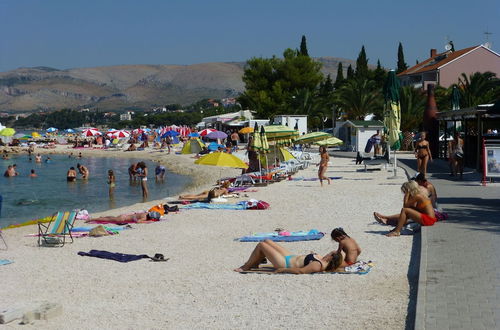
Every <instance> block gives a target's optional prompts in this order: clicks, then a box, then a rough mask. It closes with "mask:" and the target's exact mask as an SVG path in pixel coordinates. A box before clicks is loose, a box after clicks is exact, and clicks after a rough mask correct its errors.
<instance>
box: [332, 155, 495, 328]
mask: <svg viewBox="0 0 500 330" xmlns="http://www.w3.org/2000/svg"><path fill="white" fill-rule="evenodd" d="M332 154H333V155H334V157H335V156H338V157H345V156H347V157H352V158H354V156H355V154H354V153H343V152H333V153H332ZM398 163H399V166H401V167H403V168H404V169H405V171H406V172H407V173H408V175H410V176H412V175H413V174H414V173H415V172H416V160H415V157H414V156H413V154H407V153H406V154H404V153H403V154H399V153H398ZM428 172H429V173H428V178H429V180H430V181H431V182H432V183H433V184H434V185H435V186H436V189H437V193H438V202H439V204H440V205H441V207H442V208H443V209H444V210H445V211H446V212H447V213H448V214H449V219H448V220H446V221H443V222H438V223H437V224H436V225H434V226H432V227H423V228H422V231H421V233H422V234H421V237H420V240H418V239H417V238H418V237H415V238H416V240H415V241H414V248H417V249H418V248H420V258H418V253H417V256H416V258H412V262H418V261H419V260H420V271H419V277H418V288H417V291H418V293H417V295H416V309H415V306H414V303H415V302H414V301H410V306H409V308H408V314H409V318H408V322H407V328H408V329H411V328H413V318H414V327H415V329H417V330H420V329H428V330H434V329H435V330H444V329H453V330H455V329H500V257H499V255H498V253H499V252H500V182H499V183H492V184H488V185H486V186H482V185H481V184H480V181H481V176H480V174H478V173H475V172H474V171H472V170H470V169H468V170H466V171H464V178H463V180H458V179H457V178H455V177H450V176H449V170H448V163H447V162H445V161H441V160H435V161H434V162H433V163H431V164H430V165H429V171H428ZM403 175H405V174H404V173H398V176H403ZM497 181H500V180H497ZM411 277H412V276H411V274H409V278H410V281H411ZM411 291H412V292H410V295H411V296H413V297H410V299H411V300H414V299H415V297H414V291H413V290H411Z"/></svg>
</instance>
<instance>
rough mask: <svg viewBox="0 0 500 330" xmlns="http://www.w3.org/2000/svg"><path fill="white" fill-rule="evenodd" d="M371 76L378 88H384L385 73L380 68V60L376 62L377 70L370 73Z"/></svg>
mask: <svg viewBox="0 0 500 330" xmlns="http://www.w3.org/2000/svg"><path fill="white" fill-rule="evenodd" d="M372 76H373V80H374V81H375V83H376V84H377V86H378V87H383V86H384V83H385V80H386V77H387V72H386V71H385V70H384V69H383V68H382V65H380V60H377V68H376V69H375V70H373V71H372Z"/></svg>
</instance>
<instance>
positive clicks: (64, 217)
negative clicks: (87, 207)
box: [38, 211, 78, 247]
mask: <svg viewBox="0 0 500 330" xmlns="http://www.w3.org/2000/svg"><path fill="white" fill-rule="evenodd" d="M77 213H78V212H77V211H71V212H57V213H56V214H54V215H53V216H52V219H51V220H50V222H48V223H42V222H38V245H39V246H40V245H44V246H61V247H62V246H64V244H65V243H66V236H68V235H69V237H70V238H71V243H73V236H72V235H71V230H72V229H73V225H74V223H75V219H76V215H77ZM51 224H52V227H51ZM49 229H51V230H50V231H49Z"/></svg>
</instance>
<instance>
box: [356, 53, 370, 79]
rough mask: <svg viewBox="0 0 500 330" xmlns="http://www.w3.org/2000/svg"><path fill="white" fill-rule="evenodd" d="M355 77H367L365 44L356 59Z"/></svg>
mask: <svg viewBox="0 0 500 330" xmlns="http://www.w3.org/2000/svg"><path fill="white" fill-rule="evenodd" d="M356 77H357V78H368V59H367V58H366V51H365V46H363V47H361V51H360V52H359V55H358V59H357V60H356Z"/></svg>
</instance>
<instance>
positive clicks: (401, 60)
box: [396, 43, 408, 73]
mask: <svg viewBox="0 0 500 330" xmlns="http://www.w3.org/2000/svg"><path fill="white" fill-rule="evenodd" d="M406 69H408V64H406V62H405V54H404V53H403V45H402V44H401V43H399V47H398V68H397V70H396V73H401V72H403V71H405V70H406Z"/></svg>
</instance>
